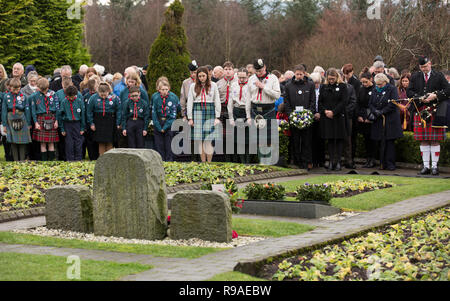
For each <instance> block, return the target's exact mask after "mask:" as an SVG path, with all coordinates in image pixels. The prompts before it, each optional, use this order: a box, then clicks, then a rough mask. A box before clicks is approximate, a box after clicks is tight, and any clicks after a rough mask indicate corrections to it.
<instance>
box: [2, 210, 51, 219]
mask: <svg viewBox="0 0 450 301" xmlns="http://www.w3.org/2000/svg"><path fill="white" fill-rule="evenodd" d="M44 214H45V207H36V208H31V209H22V210H14V211H6V212H0V223H6V222H11V221H15V220H19V219H24V218H30V217H36V216H42V215H44Z"/></svg>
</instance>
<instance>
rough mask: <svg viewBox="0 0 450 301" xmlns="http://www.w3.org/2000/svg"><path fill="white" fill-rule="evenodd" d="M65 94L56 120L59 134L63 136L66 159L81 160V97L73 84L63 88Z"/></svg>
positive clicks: (82, 128) (82, 116)
mask: <svg viewBox="0 0 450 301" xmlns="http://www.w3.org/2000/svg"><path fill="white" fill-rule="evenodd" d="M64 94H65V95H66V96H65V97H64V98H63V99H62V100H61V101H60V110H59V111H58V113H57V120H58V123H59V125H60V129H61V134H62V135H63V136H64V137H65V150H66V160H67V161H81V160H82V159H83V158H82V147H83V134H84V131H85V129H86V119H85V111H84V110H85V108H84V101H83V97H80V96H79V95H78V94H79V92H78V90H77V88H76V87H75V86H73V85H72V86H69V87H67V88H66V89H65V93H64Z"/></svg>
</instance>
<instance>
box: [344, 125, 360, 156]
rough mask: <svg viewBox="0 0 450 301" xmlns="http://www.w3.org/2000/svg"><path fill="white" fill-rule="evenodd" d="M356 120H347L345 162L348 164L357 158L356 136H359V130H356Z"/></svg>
mask: <svg viewBox="0 0 450 301" xmlns="http://www.w3.org/2000/svg"><path fill="white" fill-rule="evenodd" d="M356 122H357V121H355V120H351V119H350V120H347V130H348V131H347V132H348V135H347V139H345V145H344V157H345V162H346V163H348V164H352V163H353V162H354V159H355V153H356V137H357V134H358V132H357V130H356Z"/></svg>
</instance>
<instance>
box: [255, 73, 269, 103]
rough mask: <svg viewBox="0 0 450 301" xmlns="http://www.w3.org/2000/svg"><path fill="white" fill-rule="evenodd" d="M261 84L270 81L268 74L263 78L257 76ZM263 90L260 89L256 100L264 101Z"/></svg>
mask: <svg viewBox="0 0 450 301" xmlns="http://www.w3.org/2000/svg"><path fill="white" fill-rule="evenodd" d="M256 77H257V78H258V80H259V81H260V82H264V80H268V79H269V75H268V74H267V73H266V75H264V76H263V77H259V76H256ZM262 91H263V90H262V89H261V88H260V89H259V91H258V95H257V96H256V100H259V101H262Z"/></svg>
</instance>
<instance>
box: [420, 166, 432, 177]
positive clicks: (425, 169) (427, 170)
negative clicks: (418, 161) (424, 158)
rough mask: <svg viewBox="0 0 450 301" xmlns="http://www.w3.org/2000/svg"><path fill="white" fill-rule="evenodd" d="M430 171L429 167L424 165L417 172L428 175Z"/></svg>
mask: <svg viewBox="0 0 450 301" xmlns="http://www.w3.org/2000/svg"><path fill="white" fill-rule="evenodd" d="M430 173H431V172H430V169H429V168H428V167H424V168H423V169H422V170H421V171H420V172H419V175H420V176H424V175H429V174H430Z"/></svg>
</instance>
